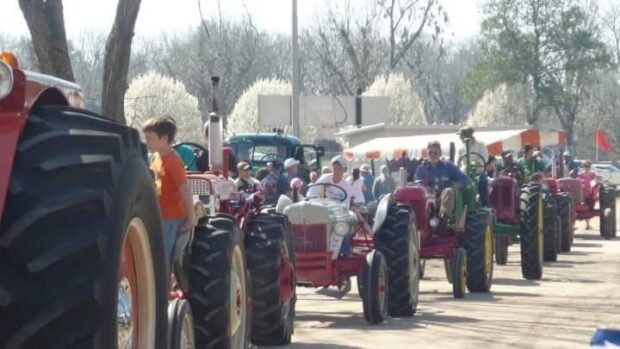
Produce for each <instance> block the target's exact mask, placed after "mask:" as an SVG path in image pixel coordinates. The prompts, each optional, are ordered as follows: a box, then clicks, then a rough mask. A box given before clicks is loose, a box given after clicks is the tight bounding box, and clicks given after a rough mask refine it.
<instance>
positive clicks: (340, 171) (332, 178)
mask: <svg viewBox="0 0 620 349" xmlns="http://www.w3.org/2000/svg"><path fill="white" fill-rule="evenodd" d="M331 165H332V172H331V173H328V174H324V175H322V176H321V178H319V179H318V180H317V181H316V183H315V184H321V183H329V184H333V185H336V186H338V187H340V188H342V189H343V190H344V191H345V192H346V193H347V199H346V203H347V204H349V203H350V202H351V198H352V197H353V195H352V190H351V185H350V184H349V182H347V181H346V180H345V178H344V171H345V169H346V168H347V161H346V160H345V159H344V157H342V156H341V155H337V156H334V157H333V158H332V161H331ZM324 189H325V190H326V193H325V195H326V197H328V198H330V199H333V200H340V199H342V191H340V190H338V189H336V188H330V187H327V188H325V187H324V186H316V187H311V188H310V189H308V193H307V195H306V196H307V197H312V196H315V197H317V196H321V193H322V190H324Z"/></svg>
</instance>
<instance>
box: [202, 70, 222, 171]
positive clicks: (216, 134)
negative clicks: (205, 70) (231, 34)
mask: <svg viewBox="0 0 620 349" xmlns="http://www.w3.org/2000/svg"><path fill="white" fill-rule="evenodd" d="M219 84H220V78H219V77H218V76H212V77H211V97H212V98H211V109H212V111H211V113H209V117H208V120H207V126H206V127H207V133H208V139H209V144H208V146H209V170H210V171H211V172H213V173H214V174H216V175H219V174H220V172H221V171H222V170H223V169H224V156H223V154H222V148H223V144H224V139H223V135H224V131H223V125H222V118H221V116H220V115H219Z"/></svg>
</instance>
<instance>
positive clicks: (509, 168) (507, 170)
mask: <svg viewBox="0 0 620 349" xmlns="http://www.w3.org/2000/svg"><path fill="white" fill-rule="evenodd" d="M502 163H503V164H502V166H499V167H498V168H497V173H498V175H500V176H507V177H514V179H515V180H516V181H517V183H519V185H521V184H523V169H522V168H521V166H520V165H519V164H517V162H516V161H515V158H514V153H513V152H511V151H508V150H506V151H503V152H502Z"/></svg>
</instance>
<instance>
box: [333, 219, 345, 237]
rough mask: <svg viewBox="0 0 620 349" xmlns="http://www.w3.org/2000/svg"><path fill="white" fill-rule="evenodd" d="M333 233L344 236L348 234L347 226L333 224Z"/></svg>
mask: <svg viewBox="0 0 620 349" xmlns="http://www.w3.org/2000/svg"><path fill="white" fill-rule="evenodd" d="M334 233H335V234H336V235H338V236H345V235H347V234H348V233H349V225H348V224H347V223H346V222H336V223H335V224H334Z"/></svg>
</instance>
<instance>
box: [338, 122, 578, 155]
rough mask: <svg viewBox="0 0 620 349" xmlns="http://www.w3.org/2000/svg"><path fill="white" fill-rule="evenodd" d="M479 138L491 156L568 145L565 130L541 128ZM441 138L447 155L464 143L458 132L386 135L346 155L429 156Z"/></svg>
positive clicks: (480, 134) (481, 133)
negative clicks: (527, 146)
mask: <svg viewBox="0 0 620 349" xmlns="http://www.w3.org/2000/svg"><path fill="white" fill-rule="evenodd" d="M474 136H475V137H476V139H477V140H479V141H481V142H483V143H484V144H486V145H487V149H488V151H489V155H500V154H501V153H502V151H504V150H514V151H516V150H519V149H521V148H523V146H524V145H525V144H531V145H533V146H537V147H546V146H550V145H564V144H565V143H566V134H565V133H564V132H561V131H544V130H543V131H541V130H538V129H534V128H524V129H517V130H506V131H479V132H476V133H475V134H474ZM431 141H438V142H439V143H440V144H441V145H442V148H443V150H444V154H445V155H447V152H448V149H449V147H450V143H451V142H454V144H455V147H456V151H457V152H458V151H459V149H460V148H461V147H462V146H463V144H462V143H461V141H460V139H459V137H458V135H457V134H456V133H441V134H431V135H419V136H407V137H383V138H376V139H373V140H370V141H368V142H364V143H361V144H359V145H357V146H355V147H352V148H349V149H346V150H345V151H344V152H343V154H344V156H345V157H346V158H347V160H349V161H354V160H362V161H364V160H377V159H399V158H401V157H402V156H403V153H406V155H407V157H410V158H411V157H412V156H415V157H417V158H419V157H425V156H426V147H427V145H428V143H429V142H431Z"/></svg>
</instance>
